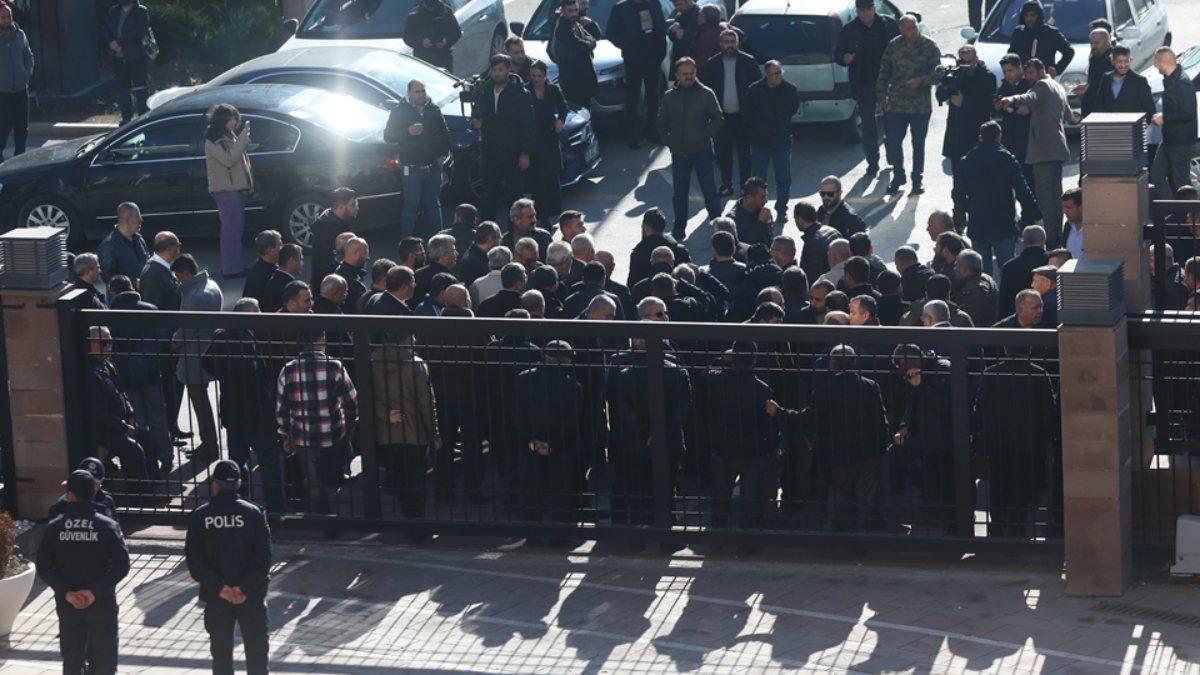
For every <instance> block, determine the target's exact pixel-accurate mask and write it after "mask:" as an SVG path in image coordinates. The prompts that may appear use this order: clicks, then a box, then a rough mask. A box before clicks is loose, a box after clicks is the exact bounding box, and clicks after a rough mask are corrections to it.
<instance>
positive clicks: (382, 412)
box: [371, 344, 437, 445]
mask: <svg viewBox="0 0 1200 675" xmlns="http://www.w3.org/2000/svg"><path fill="white" fill-rule="evenodd" d="M371 373H372V380H373V383H374V391H375V396H374V399H375V442H376V443H378V444H380V445H428V444H429V443H432V442H433V439H434V438H435V437H436V436H437V401H436V400H435V398H434V393H433V384H432V381H431V380H430V377H429V366H428V365H427V364H426V363H425V359H422V358H421V357H419V356H417V355H416V354H414V353H413V350H412V347H408V346H402V345H394V344H392V345H383V346H381V347H378V348H376V349H375V350H374V351H373V352H371ZM392 410H399V411H401V412H403V413H404V414H403V416H402V419H401V420H400V423H399V424H392V423H391V419H390V415H389V413H390V412H391V411H392Z"/></svg>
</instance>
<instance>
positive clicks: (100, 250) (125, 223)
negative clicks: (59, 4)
mask: <svg viewBox="0 0 1200 675" xmlns="http://www.w3.org/2000/svg"><path fill="white" fill-rule="evenodd" d="M0 13H2V12H0ZM141 229H142V210H141V209H140V208H138V205H137V204H134V203H133V202H121V205H120V206H118V207H117V224H116V225H114V226H113V229H112V230H111V231H110V232H109V233H108V234H107V235H106V236H105V237H104V239H102V240H101V241H100V245H99V246H97V247H96V255H98V256H100V270H101V275H102V276H103V278H104V283H105V284H108V283H109V282H111V281H112V278H113V277H115V276H118V275H119V276H124V277H129V280H130V281H132V282H133V285H134V288H137V283H138V279H141V278H142V269H143V268H144V267H145V266H146V263H147V262H149V261H150V247H149V246H147V245H146V239H145V238H144V237H142V234H141ZM109 297H110V298H111V297H112V292H111V291H110V292H109Z"/></svg>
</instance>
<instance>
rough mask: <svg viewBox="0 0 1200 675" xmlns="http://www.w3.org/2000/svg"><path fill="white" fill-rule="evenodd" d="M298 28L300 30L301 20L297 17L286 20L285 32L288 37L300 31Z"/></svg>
mask: <svg viewBox="0 0 1200 675" xmlns="http://www.w3.org/2000/svg"><path fill="white" fill-rule="evenodd" d="M298 30H300V21H299V20H297V19H285V20H284V22H283V32H284V33H286V34H287V36H288V37H291V36H293V35H295V34H296V31H298Z"/></svg>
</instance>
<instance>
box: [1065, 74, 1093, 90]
mask: <svg viewBox="0 0 1200 675" xmlns="http://www.w3.org/2000/svg"><path fill="white" fill-rule="evenodd" d="M1087 81H1088V79H1087V73H1081V72H1078V71H1075V72H1070V73H1067V74H1066V75H1063V76H1062V77H1060V78H1058V83H1059V84H1061V85H1062V86H1063V88H1064V89H1066V90H1067V91H1068V92H1069V91H1071V90H1072V89H1074V88H1075V87H1078V86H1079V85H1081V84H1087Z"/></svg>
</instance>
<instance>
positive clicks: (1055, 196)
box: [1032, 162, 1063, 250]
mask: <svg viewBox="0 0 1200 675" xmlns="http://www.w3.org/2000/svg"><path fill="white" fill-rule="evenodd" d="M1032 167H1033V196H1034V198H1035V199H1037V204H1038V208H1039V209H1041V210H1042V226H1043V227H1045V228H1046V249H1047V250H1049V249H1052V248H1058V247H1059V246H1062V245H1063V238H1062V222H1063V211H1062V193H1063V186H1062V169H1063V165H1062V162H1038V163H1037V164H1033V165H1032Z"/></svg>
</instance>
